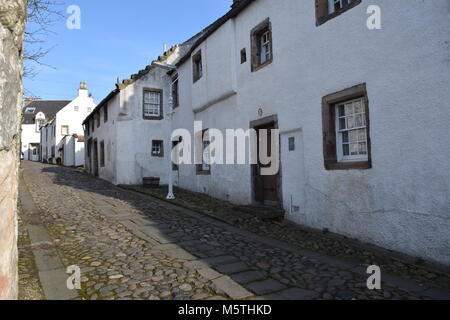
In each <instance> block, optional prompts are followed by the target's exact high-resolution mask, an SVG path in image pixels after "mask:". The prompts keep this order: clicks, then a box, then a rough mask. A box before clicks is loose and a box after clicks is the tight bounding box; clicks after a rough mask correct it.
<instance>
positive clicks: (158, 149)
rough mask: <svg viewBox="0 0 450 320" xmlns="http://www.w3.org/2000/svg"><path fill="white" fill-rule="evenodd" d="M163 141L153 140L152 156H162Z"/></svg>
mask: <svg viewBox="0 0 450 320" xmlns="http://www.w3.org/2000/svg"><path fill="white" fill-rule="evenodd" d="M163 143H164V142H163V141H162V140H154V141H153V142H152V156H154V157H160V156H162V149H163Z"/></svg>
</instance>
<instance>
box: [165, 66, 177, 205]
mask: <svg viewBox="0 0 450 320" xmlns="http://www.w3.org/2000/svg"><path fill="white" fill-rule="evenodd" d="M174 69H175V68H174ZM174 83H175V81H172V83H171V85H170V97H169V110H168V112H167V119H168V120H169V150H170V152H169V190H168V192H167V197H166V198H167V200H175V195H174V193H173V170H172V119H173V114H174V113H175V111H174V110H173V97H172V92H173V91H172V88H173V84H174Z"/></svg>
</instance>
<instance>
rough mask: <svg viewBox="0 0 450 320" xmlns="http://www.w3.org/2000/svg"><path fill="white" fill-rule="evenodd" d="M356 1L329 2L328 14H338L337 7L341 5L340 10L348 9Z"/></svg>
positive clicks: (335, 0)
mask: <svg viewBox="0 0 450 320" xmlns="http://www.w3.org/2000/svg"><path fill="white" fill-rule="evenodd" d="M344 1H347V4H344ZM353 1H354V0H328V13H329V14H332V13H334V12H336V11H337V10H336V5H339V8H338V10H340V9H342V8H345V7H347V6H348V5H350V4H351V3H352V2H353Z"/></svg>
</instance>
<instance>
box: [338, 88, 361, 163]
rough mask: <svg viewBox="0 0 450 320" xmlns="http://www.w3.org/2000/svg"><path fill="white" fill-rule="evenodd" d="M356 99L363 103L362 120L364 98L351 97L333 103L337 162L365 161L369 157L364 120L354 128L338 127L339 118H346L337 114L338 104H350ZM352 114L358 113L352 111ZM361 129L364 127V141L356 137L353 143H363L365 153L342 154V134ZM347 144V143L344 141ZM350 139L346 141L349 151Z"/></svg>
mask: <svg viewBox="0 0 450 320" xmlns="http://www.w3.org/2000/svg"><path fill="white" fill-rule="evenodd" d="M357 101H359V102H361V103H362V105H363V108H364V116H363V120H366V110H365V102H364V99H363V98H362V97H361V98H356V99H351V100H346V101H342V102H340V103H336V104H335V105H334V107H335V111H334V112H335V119H336V124H335V127H336V152H337V161H338V162H357V161H367V160H368V157H369V155H368V153H367V126H366V121H363V122H364V124H363V125H362V126H359V127H354V128H348V127H347V128H345V129H340V128H339V125H340V124H339V121H340V119H341V118H344V119H345V118H346V116H344V117H340V116H339V110H338V108H339V107H340V106H342V105H347V104H350V103H352V104H353V103H354V102H357ZM354 115H358V114H355V113H352V116H354ZM362 129H364V131H365V141H362V140H359V139H358V141H357V142H354V143H365V144H366V154H365V155H361V154H358V155H351V154H349V155H345V154H344V150H343V145H344V143H345V142H344V141H343V135H344V132H348V133H350V132H351V131H356V130H362ZM348 139H350V137H349V138H348ZM346 144H347V143H346ZM350 144H351V143H350V140H349V141H348V145H349V152H351V150H350Z"/></svg>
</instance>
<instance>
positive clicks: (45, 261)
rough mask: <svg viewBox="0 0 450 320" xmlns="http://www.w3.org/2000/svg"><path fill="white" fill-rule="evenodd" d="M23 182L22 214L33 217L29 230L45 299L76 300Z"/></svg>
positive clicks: (21, 192)
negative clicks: (39, 222)
mask: <svg viewBox="0 0 450 320" xmlns="http://www.w3.org/2000/svg"><path fill="white" fill-rule="evenodd" d="M21 181H22V183H21V185H20V187H19V198H20V202H21V203H23V204H25V206H22V214H23V215H24V216H26V217H30V216H33V221H34V223H33V224H29V225H28V226H27V229H28V234H29V237H30V244H31V248H32V252H33V256H34V259H35V262H36V266H37V268H38V270H39V271H38V274H39V280H40V284H41V286H42V290H43V292H44V295H45V298H46V299H47V300H71V299H75V298H76V297H77V296H78V294H77V292H76V291H73V290H69V289H68V288H67V285H66V281H67V278H68V275H67V274H66V271H65V269H64V267H63V265H62V263H61V261H60V259H59V256H58V253H57V252H56V250H55V249H54V245H53V244H52V242H51V238H50V236H49V235H48V233H47V230H46V229H45V227H44V226H43V225H42V224H38V223H37V221H38V219H36V218H38V217H37V215H39V213H40V212H39V209H38V208H37V207H36V206H35V204H34V201H33V200H32V198H31V195H30V193H29V191H28V189H27V188H26V186H25V185H24V182H23V178H22V177H21Z"/></svg>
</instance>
